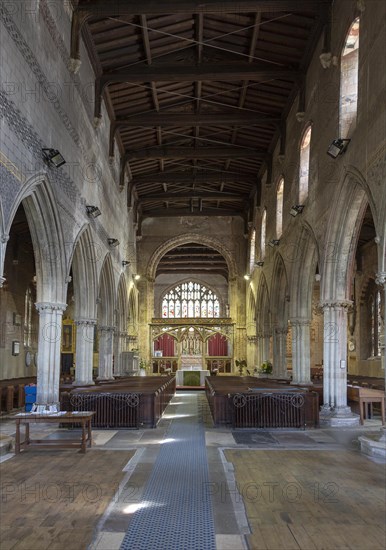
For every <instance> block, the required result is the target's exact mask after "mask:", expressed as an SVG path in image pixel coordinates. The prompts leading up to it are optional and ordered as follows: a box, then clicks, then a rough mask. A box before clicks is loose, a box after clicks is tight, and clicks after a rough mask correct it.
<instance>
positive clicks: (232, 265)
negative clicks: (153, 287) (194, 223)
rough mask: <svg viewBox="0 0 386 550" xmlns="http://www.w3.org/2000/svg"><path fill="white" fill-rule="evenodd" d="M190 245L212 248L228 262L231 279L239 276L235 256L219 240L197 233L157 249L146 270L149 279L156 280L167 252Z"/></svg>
mask: <svg viewBox="0 0 386 550" xmlns="http://www.w3.org/2000/svg"><path fill="white" fill-rule="evenodd" d="M188 243H197V244H204V245H206V246H208V247H210V248H213V249H214V250H216V251H217V252H219V253H220V254H221V255H222V256H223V257H224V258H225V261H226V262H227V265H228V270H229V278H230V279H233V278H235V277H236V276H237V274H238V269H237V265H236V261H235V259H234V257H233V254H232V253H231V251H230V250H228V248H226V247H225V246H224V245H223V244H222V243H221V242H220V241H219V240H218V239H215V238H213V237H207V236H205V235H199V234H197V233H186V234H185V235H180V236H179V237H174V238H172V239H169V240H168V241H166V242H165V243H163V244H162V245H161V246H159V247H158V248H157V250H156V251H155V252H154V253H153V255H152V257H151V258H150V260H149V263H148V265H147V270H146V275H147V278H148V279H150V280H154V279H155V276H156V271H157V266H158V264H159V262H160V260H161V258H162V257H163V256H164V255H165V254H166V253H167V252H169V250H172V249H173V248H176V247H177V246H181V245H184V244H188Z"/></svg>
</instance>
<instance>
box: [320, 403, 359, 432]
mask: <svg viewBox="0 0 386 550" xmlns="http://www.w3.org/2000/svg"><path fill="white" fill-rule="evenodd" d="M320 426H321V427H325V426H330V427H331V428H345V427H350V426H359V414H354V413H353V412H352V411H351V409H350V407H339V408H335V409H330V408H328V407H322V409H321V411H320Z"/></svg>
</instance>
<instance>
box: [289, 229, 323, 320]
mask: <svg viewBox="0 0 386 550" xmlns="http://www.w3.org/2000/svg"><path fill="white" fill-rule="evenodd" d="M295 240H296V243H297V245H296V248H295V249H294V254H293V264H292V269H291V279H290V285H289V288H290V297H291V301H290V317H291V318H293V319H295V318H296V319H310V318H311V313H312V293H313V288H314V282H315V272H316V266H317V265H318V263H319V250H318V243H317V239H316V236H315V234H314V232H313V229H312V227H311V226H310V225H309V224H307V223H303V224H302V225H301V226H300V228H299V233H298V236H297V238H296V239H295Z"/></svg>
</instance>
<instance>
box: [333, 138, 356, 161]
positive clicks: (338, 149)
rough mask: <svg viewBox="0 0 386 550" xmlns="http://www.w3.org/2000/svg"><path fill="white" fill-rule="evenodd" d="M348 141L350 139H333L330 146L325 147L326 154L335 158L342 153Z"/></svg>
mask: <svg viewBox="0 0 386 550" xmlns="http://www.w3.org/2000/svg"><path fill="white" fill-rule="evenodd" d="M350 141H351V139H341V138H339V139H334V141H333V142H332V143H331V145H330V147H329V148H328V149H327V155H330V157H332V158H333V159H336V157H338V156H339V155H343V153H344V152H345V151H346V149H347V146H348V144H349V143H350Z"/></svg>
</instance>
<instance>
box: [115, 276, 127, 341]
mask: <svg viewBox="0 0 386 550" xmlns="http://www.w3.org/2000/svg"><path fill="white" fill-rule="evenodd" d="M128 305H129V304H128V296H127V284H126V277H125V275H124V274H123V273H122V275H121V276H120V278H119V282H118V292H117V329H118V331H120V332H125V331H127V318H128Z"/></svg>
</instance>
